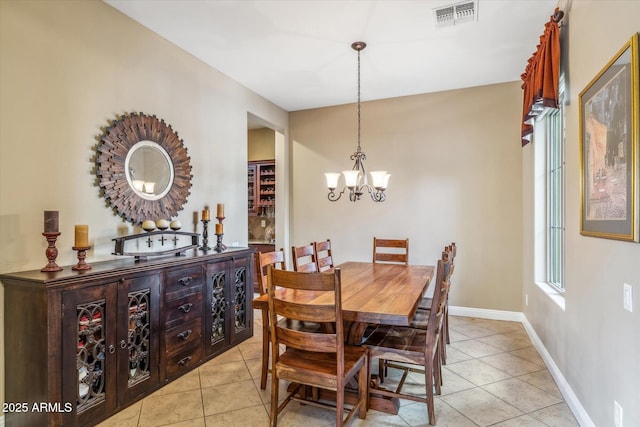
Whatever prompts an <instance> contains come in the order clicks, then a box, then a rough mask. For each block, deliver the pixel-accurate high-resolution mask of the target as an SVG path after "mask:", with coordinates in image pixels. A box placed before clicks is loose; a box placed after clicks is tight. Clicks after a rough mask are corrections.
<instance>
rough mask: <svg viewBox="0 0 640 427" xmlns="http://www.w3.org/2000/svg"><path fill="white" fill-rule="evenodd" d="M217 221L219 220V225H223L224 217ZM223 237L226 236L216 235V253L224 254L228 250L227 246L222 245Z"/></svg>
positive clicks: (218, 218) (222, 234)
mask: <svg viewBox="0 0 640 427" xmlns="http://www.w3.org/2000/svg"><path fill="white" fill-rule="evenodd" d="M216 219H217V220H218V224H222V221H224V217H223V216H217V217H216ZM221 228H222V227H221ZM222 236H224V233H220V234H218V233H216V247H215V248H214V249H215V251H216V252H222V251H224V250H226V249H227V247H226V245H225V244H224V243H222Z"/></svg>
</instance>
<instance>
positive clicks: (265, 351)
mask: <svg viewBox="0 0 640 427" xmlns="http://www.w3.org/2000/svg"><path fill="white" fill-rule="evenodd" d="M269 347H271V343H270V339H269V324H268V315H267V314H266V310H263V311H262V371H261V372H260V389H261V390H264V389H266V388H267V372H268V371H269Z"/></svg>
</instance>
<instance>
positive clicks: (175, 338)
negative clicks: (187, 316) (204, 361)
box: [165, 318, 202, 354]
mask: <svg viewBox="0 0 640 427" xmlns="http://www.w3.org/2000/svg"><path fill="white" fill-rule="evenodd" d="M201 339H202V322H201V320H200V318H197V319H194V320H192V321H191V322H188V323H184V324H181V325H178V326H176V327H175V328H171V329H169V330H167V332H166V333H165V352H166V353H167V354H174V353H176V352H178V351H180V350H182V349H184V348H185V347H188V346H190V345H192V344H196V343H199V342H200V341H201Z"/></svg>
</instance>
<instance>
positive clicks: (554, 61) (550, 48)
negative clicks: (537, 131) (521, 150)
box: [521, 8, 564, 147]
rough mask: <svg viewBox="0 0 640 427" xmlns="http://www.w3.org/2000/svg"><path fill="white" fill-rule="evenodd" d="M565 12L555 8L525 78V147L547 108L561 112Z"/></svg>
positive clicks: (523, 128) (523, 121) (524, 75)
mask: <svg viewBox="0 0 640 427" xmlns="http://www.w3.org/2000/svg"><path fill="white" fill-rule="evenodd" d="M563 15H564V14H563V12H561V11H560V10H559V9H557V8H556V10H555V13H554V14H553V15H552V16H551V18H550V20H549V22H547V23H546V24H545V29H544V34H542V35H541V36H540V44H539V45H538V46H537V51H536V52H535V53H534V54H533V55H532V56H531V58H529V62H528V63H527V67H526V68H525V71H524V73H523V74H522V76H521V77H522V89H523V90H524V97H523V106H522V146H523V147H524V146H525V145H526V144H528V143H529V142H530V141H531V135H532V133H533V126H532V124H533V118H534V117H535V116H537V115H538V114H540V112H542V111H543V110H544V108H545V107H551V108H558V76H559V75H560V31H559V28H558V22H559V21H560V19H562V16H563Z"/></svg>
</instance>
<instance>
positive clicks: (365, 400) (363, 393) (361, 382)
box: [358, 356, 369, 420]
mask: <svg viewBox="0 0 640 427" xmlns="http://www.w3.org/2000/svg"><path fill="white" fill-rule="evenodd" d="M358 397H360V398H361V399H362V403H361V404H360V409H359V411H360V412H358V417H359V418H361V419H363V420H364V419H365V418H367V409H368V408H369V357H368V356H367V357H366V358H365V359H364V364H363V366H362V368H360V373H359V375H358Z"/></svg>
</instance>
